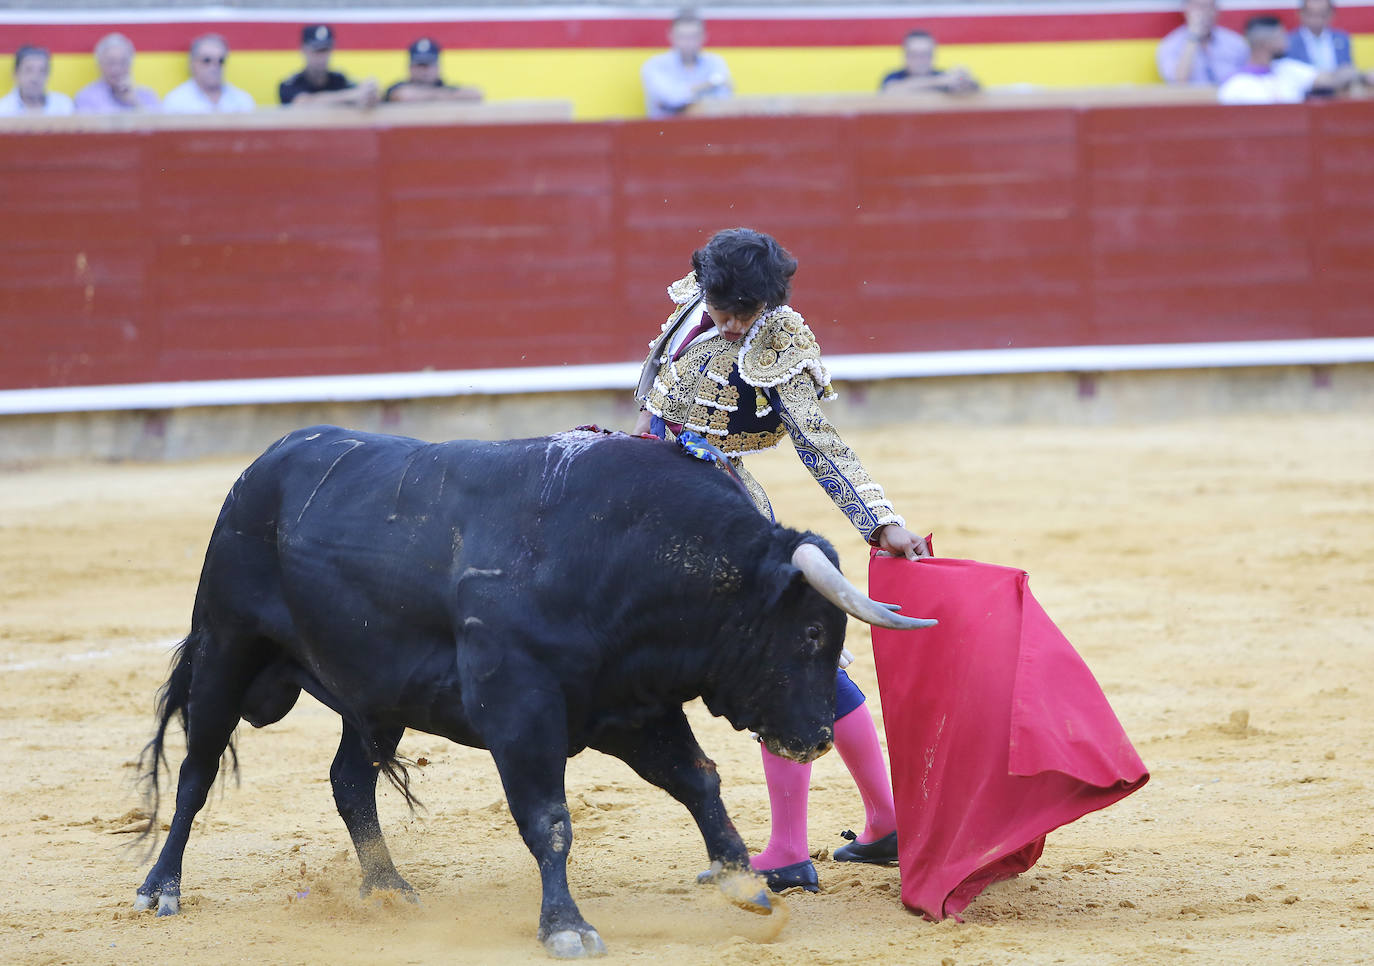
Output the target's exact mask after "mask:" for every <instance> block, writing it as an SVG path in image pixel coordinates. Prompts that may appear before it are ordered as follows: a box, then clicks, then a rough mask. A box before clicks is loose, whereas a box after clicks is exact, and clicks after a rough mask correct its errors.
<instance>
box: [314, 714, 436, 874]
mask: <svg viewBox="0 0 1374 966" xmlns="http://www.w3.org/2000/svg"><path fill="white" fill-rule="evenodd" d="M404 732H405V729H404V728H388V729H384V730H381V731H378V732H376V733H375V734H374V736H373V737H374V738H375V740H376V743H377V746H376V753H375V755H374V754H373V753H372V752H370V751H368V750H367V746H366V744H365V743H364V741H363V739H362V736H361V735H360V734H359V733H358V730H357V729H356V728H354V727H353V726H352V725H350V724H349V723H348V722H344V726H343V737H342V738H340V739H339V751H338V753H337V754H336V755H335V756H334V764H333V767H331V768H330V769H329V781H330V783H331V784H332V785H333V786H334V804H335V805H337V806H338V808H339V817H340V818H342V819H343V821H344V825H346V826H348V835H349V837H350V838H351V839H353V848H354V849H355V850H357V853H358V862H359V864H361V865H362V867H363V884H362V888H361V889H360V890H359V892H360V893H361V894H362V895H363V896H367V895H369V894H370V893H371V892H372V891H373V890H375V889H383V890H385V889H395V890H397V891H399V892H402V893H404V894H406V895H407V896H414V894H415V890H414V889H413V888H411V885H410V883H409V882H407V881H406V880H405V879H403V878H401V874H400V873H399V872H397V871H396V865H395V864H394V863H393V862H392V861H391V852H390V850H388V849H387V847H386V840H385V839H384V838H383V837H382V825H381V822H380V821H378V819H377V773H378V772H379V771H380V770H381V762H383V761H386V760H387V759H389V758H390V757H391V756H392V755H394V754H395V753H396V746H397V745H398V744H400V742H401V735H402V734H403V733H404Z"/></svg>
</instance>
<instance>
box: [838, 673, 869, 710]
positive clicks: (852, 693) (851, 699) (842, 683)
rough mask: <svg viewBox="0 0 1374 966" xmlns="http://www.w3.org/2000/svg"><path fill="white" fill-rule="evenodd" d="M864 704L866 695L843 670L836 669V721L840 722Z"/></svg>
mask: <svg viewBox="0 0 1374 966" xmlns="http://www.w3.org/2000/svg"><path fill="white" fill-rule="evenodd" d="M863 703H864V693H863V692H862V691H860V690H859V686H858V685H857V684H855V683H854V682H853V681H851V680H850V679H849V675H848V674H847V673H846V672H845V670H844V669H843V668H836V669H835V720H836V721H839V720H840V719H841V718H843V717H844V716H845V715H847V714H849V712H851V711H853V710H854V709H855V708H857V707H858V706H859V705H861V704H863Z"/></svg>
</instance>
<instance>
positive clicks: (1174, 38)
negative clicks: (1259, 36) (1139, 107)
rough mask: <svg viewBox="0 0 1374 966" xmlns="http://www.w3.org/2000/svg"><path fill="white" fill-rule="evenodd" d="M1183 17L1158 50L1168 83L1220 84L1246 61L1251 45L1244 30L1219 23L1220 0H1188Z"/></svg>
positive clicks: (1159, 63) (1161, 42)
mask: <svg viewBox="0 0 1374 966" xmlns="http://www.w3.org/2000/svg"><path fill="white" fill-rule="evenodd" d="M1183 19H1184V22H1183V25H1182V26H1181V27H1175V28H1174V29H1173V30H1171V31H1170V32H1169V33H1168V34H1166V35H1165V37H1164V39H1163V40H1161V41H1160V42H1159V47H1158V48H1157V49H1156V50H1155V63H1156V65H1158V67H1159V76H1160V77H1161V78H1162V79H1163V80H1164V83H1166V84H1211V85H1212V86H1216V85H1218V84H1222V83H1225V81H1226V79H1227V78H1228V77H1230V76H1231V75H1232V74H1234V73H1235V72H1236V71H1238V70H1240V69H1241V67H1242V66H1243V65H1244V64H1245V60H1246V58H1247V57H1249V55H1250V49H1249V47H1248V46H1247V45H1246V43H1245V38H1244V37H1242V36H1241V35H1240V34H1238V33H1236V32H1235V31H1234V30H1227V29H1226V28H1225V27H1218V26H1217V3H1216V0H1184V4H1183Z"/></svg>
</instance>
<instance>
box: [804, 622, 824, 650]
mask: <svg viewBox="0 0 1374 966" xmlns="http://www.w3.org/2000/svg"><path fill="white" fill-rule="evenodd" d="M823 636H824V634H823V633H822V631H821V628H820V625H819V624H808V625H807V627H806V643H808V644H810V645H811V646H812V647H820V645H821V638H822V637H823Z"/></svg>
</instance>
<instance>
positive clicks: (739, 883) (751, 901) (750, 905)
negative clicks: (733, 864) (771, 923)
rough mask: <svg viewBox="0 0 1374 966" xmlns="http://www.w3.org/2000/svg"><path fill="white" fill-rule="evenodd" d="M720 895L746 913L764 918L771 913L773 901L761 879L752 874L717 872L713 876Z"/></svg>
mask: <svg viewBox="0 0 1374 966" xmlns="http://www.w3.org/2000/svg"><path fill="white" fill-rule="evenodd" d="M714 881H715V883H716V885H718V886H719V887H720V891H721V894H722V895H723V896H725V898H726V899H729V900H730V902H731V903H733V904H734V905H737V906H739V907H740V908H741V909H744V910H746V911H748V912H753V913H757V914H758V915H760V916H766V915H769V914H770V913H772V911H773V900H772V899H770V898H769V896H768V889H767V888H766V884H765V883H764V881H763V880H762V879H760V878H759V877H758V876H757V875H755V874H754V873H752V872H718V873H716V874H715V876H714Z"/></svg>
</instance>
